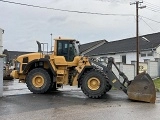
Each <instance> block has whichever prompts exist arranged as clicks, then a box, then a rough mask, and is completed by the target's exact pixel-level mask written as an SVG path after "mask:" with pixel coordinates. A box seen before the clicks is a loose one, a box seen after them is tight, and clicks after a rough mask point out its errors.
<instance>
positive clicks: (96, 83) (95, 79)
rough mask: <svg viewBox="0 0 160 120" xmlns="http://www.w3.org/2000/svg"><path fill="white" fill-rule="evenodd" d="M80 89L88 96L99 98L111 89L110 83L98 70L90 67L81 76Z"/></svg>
mask: <svg viewBox="0 0 160 120" xmlns="http://www.w3.org/2000/svg"><path fill="white" fill-rule="evenodd" d="M81 89H82V91H83V93H84V94H85V95H87V96H88V97H89V98H100V97H102V96H103V95H105V94H106V92H108V91H109V90H110V89H111V85H110V84H109V83H108V81H107V78H106V77H105V76H104V75H103V74H102V73H101V72H100V71H98V70H95V69H92V70H91V71H88V72H87V73H85V74H84V75H83V76H82V78H81Z"/></svg>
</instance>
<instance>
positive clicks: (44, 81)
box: [26, 68, 51, 93]
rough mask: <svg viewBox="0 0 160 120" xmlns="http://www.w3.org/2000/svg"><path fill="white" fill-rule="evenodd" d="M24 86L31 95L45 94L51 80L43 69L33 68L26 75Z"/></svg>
mask: <svg viewBox="0 0 160 120" xmlns="http://www.w3.org/2000/svg"><path fill="white" fill-rule="evenodd" d="M26 84H27V87H28V89H29V90H30V91H31V92H33V93H46V92H47V91H48V89H49V88H50V86H51V78H50V75H49V74H48V72H47V71H46V70H45V69H42V68H35V69H33V70H31V71H30V72H29V73H28V75H27V77H26Z"/></svg>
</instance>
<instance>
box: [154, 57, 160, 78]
mask: <svg viewBox="0 0 160 120" xmlns="http://www.w3.org/2000/svg"><path fill="white" fill-rule="evenodd" d="M155 61H157V62H158V66H157V67H158V77H160V58H155Z"/></svg>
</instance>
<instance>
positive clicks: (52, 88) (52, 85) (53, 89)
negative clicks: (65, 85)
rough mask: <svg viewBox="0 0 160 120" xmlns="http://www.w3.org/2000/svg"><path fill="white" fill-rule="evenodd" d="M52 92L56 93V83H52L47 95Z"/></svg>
mask: <svg viewBox="0 0 160 120" xmlns="http://www.w3.org/2000/svg"><path fill="white" fill-rule="evenodd" d="M54 91H57V86H56V82H52V83H51V85H50V87H49V89H48V91H47V93H50V92H54Z"/></svg>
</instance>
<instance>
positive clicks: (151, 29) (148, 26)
mask: <svg viewBox="0 0 160 120" xmlns="http://www.w3.org/2000/svg"><path fill="white" fill-rule="evenodd" d="M141 20H142V21H143V22H144V23H145V24H146V25H147V26H148V27H149V28H150V29H151V30H153V28H152V27H151V26H150V25H149V24H148V23H147V22H146V21H145V20H144V19H143V18H142V17H141ZM153 31H154V30H153ZM154 32H155V31H154Z"/></svg>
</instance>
